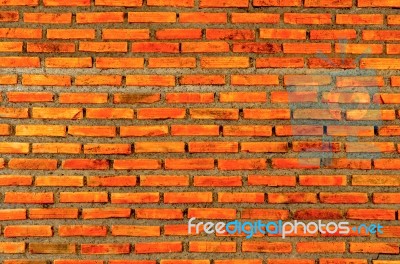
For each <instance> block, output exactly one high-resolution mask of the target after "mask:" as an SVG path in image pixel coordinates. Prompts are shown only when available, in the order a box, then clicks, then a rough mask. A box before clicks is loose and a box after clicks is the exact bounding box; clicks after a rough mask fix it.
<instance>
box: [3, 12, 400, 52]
mask: <svg viewBox="0 0 400 264" xmlns="http://www.w3.org/2000/svg"><path fill="white" fill-rule="evenodd" d="M131 14H132V13H129V20H128V21H130V22H131V20H132V19H133V18H132V19H131V17H136V16H133V15H132V16H131ZM133 14H135V13H133ZM172 14H174V16H175V15H176V14H175V13H172ZM243 14H244V15H246V16H248V14H247V13H243ZM138 17H140V16H138ZM398 17H400V16H398ZM397 19H398V20H399V21H400V18H397ZM399 24H400V22H399ZM204 31H205V39H208V40H255V39H257V38H260V39H284V40H288V39H291V40H305V39H307V37H308V36H307V35H309V39H310V40H341V39H348V40H352V39H356V38H357V37H358V36H359V33H361V34H360V35H361V36H362V39H363V40H365V41H399V40H400V30H395V29H388V30H386V29H385V30H361V31H360V32H358V31H357V30H355V29H310V30H307V29H297V28H296V29H282V28H255V29H229V28H228V29H227V28H207V29H205V30H204ZM43 33H45V36H43V35H44V34H43ZM96 33H97V31H96V29H81V28H79V29H78V28H73V29H61V28H51V29H50V28H49V29H47V30H46V31H43V29H40V28H0V38H2V39H42V38H43V37H45V38H47V39H80V40H82V39H95V38H96V35H97V34H96ZM101 33H102V39H104V40H121V39H122V40H146V39H149V38H150V31H149V29H112V28H109V29H102V30H101ZM155 38H156V39H160V40H165V39H167V40H173V39H197V40H200V39H203V30H202V29H201V28H191V29H179V28H173V29H160V30H158V31H157V30H156V34H155ZM107 43H110V42H104V43H102V42H100V43H97V44H98V45H100V44H101V45H103V46H104V45H106V44H107ZM111 43H112V42H111ZM117 43H118V44H115V43H114V45H116V51H121V52H123V51H124V50H122V48H121V47H122V46H125V47H126V43H124V42H117ZM145 43H146V42H145ZM83 44H84V45H83V47H82V48H83V51H91V50H86V49H87V47H90V46H92V47H96V46H95V44H96V43H92V42H83ZM123 44H125V45H123ZM139 44H141V43H134V44H133V47H132V49H133V50H134V51H135V49H136V48H137V47H141V46H139ZM142 44H143V43H142ZM167 44H168V43H167ZM172 44H173V43H172ZM118 45H119V46H118ZM117 47H119V49H117ZM322 47H323V46H322ZM92 49H94V48H92ZM96 50H98V47H97V49H96ZM139 50H140V49H139Z"/></svg>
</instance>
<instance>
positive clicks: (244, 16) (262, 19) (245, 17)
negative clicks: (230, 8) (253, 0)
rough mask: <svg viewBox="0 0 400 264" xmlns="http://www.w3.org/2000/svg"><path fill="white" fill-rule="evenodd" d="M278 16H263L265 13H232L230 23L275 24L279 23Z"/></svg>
mask: <svg viewBox="0 0 400 264" xmlns="http://www.w3.org/2000/svg"><path fill="white" fill-rule="evenodd" d="M279 19H280V15H279V14H265V13H232V14H231V21H232V23H263V24H264V23H265V24H277V23H279Z"/></svg>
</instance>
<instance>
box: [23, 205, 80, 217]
mask: <svg viewBox="0 0 400 264" xmlns="http://www.w3.org/2000/svg"><path fill="white" fill-rule="evenodd" d="M77 218H78V209H77V208H49V209H43V208H32V209H30V210H29V219H77Z"/></svg>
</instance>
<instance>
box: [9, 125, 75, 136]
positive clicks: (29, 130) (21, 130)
mask: <svg viewBox="0 0 400 264" xmlns="http://www.w3.org/2000/svg"><path fill="white" fill-rule="evenodd" d="M66 131H67V130H66V127H65V126H63V125H17V126H16V128H15V135H16V136H39V137H40V136H48V137H65V136H66Z"/></svg>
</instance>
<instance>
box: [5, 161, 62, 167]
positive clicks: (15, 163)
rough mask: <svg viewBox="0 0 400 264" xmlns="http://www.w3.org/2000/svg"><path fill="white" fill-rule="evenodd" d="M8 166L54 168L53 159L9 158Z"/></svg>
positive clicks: (55, 162) (54, 162) (55, 164)
mask: <svg viewBox="0 0 400 264" xmlns="http://www.w3.org/2000/svg"><path fill="white" fill-rule="evenodd" d="M8 168H10V169H12V170H56V169H57V160H55V159H11V160H10V161H9V162H8Z"/></svg>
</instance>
